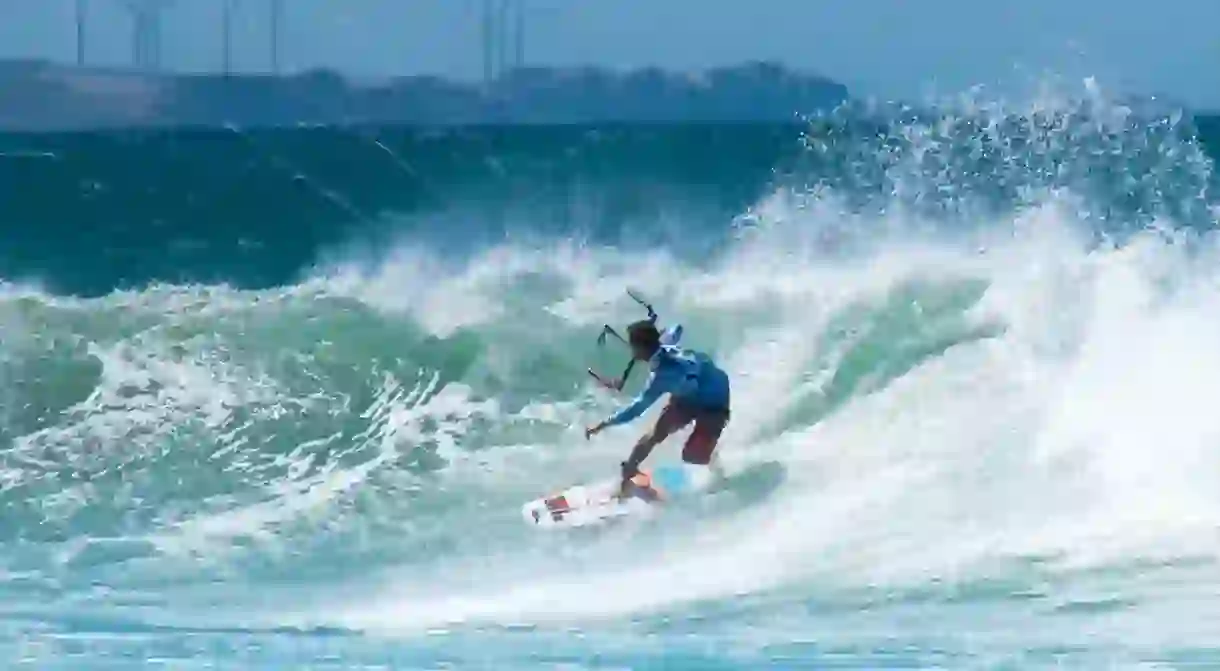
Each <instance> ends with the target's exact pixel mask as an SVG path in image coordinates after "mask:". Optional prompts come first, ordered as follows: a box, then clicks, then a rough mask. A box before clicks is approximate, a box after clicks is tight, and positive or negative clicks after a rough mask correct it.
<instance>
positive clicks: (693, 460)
mask: <svg viewBox="0 0 1220 671" xmlns="http://www.w3.org/2000/svg"><path fill="white" fill-rule="evenodd" d="M691 422H694V423H695V428H694V430H693V431H691V434H690V437H689V438H687V439H686V446H685V447H683V448H682V461H685V462H686V463H688V464H695V465H698V466H706V465H708V464H709V463H711V461H712V452H713V451H715V449H716V443H718V442H719V441H720V434H721V433H722V432H723V431H724V427H725V425H727V424H728V423H729V411H728V410H727V409H726V410H707V409H704V408H698V407H695V406H692V405H690V404H687V403H682V402H681V401H675V400H670V402H669V405H667V406H665V410H664V411H663V412H662V413H661V416H660V417H658V418H657V425H656V427H655V428H653V430H652V432H653V437H654V438H655V439H656V441H657V442H658V443H659V442H661V441H663V440H665V439H666V438H668V437H670V436H671V435H673V434H674V433H676V432H678V431H681V430H682V429H683V428H685V427H686V425H687V424H690V423H691Z"/></svg>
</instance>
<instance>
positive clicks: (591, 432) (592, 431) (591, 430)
mask: <svg viewBox="0 0 1220 671" xmlns="http://www.w3.org/2000/svg"><path fill="white" fill-rule="evenodd" d="M604 428H606V427H605V426H603V425H601V424H597V425H594V426H590V427H587V428H585V440H589V439H590V438H592V437H593V436H596V435H597V434H598V432H600V431H601V430H602V429H604Z"/></svg>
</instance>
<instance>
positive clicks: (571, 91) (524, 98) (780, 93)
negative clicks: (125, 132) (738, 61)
mask: <svg viewBox="0 0 1220 671" xmlns="http://www.w3.org/2000/svg"><path fill="white" fill-rule="evenodd" d="M847 98H848V91H847V87H845V86H844V85H842V84H840V83H838V82H835V81H832V80H830V79H827V78H825V77H822V76H818V75H810V74H803V73H798V72H794V71H792V70H788V69H786V68H784V67H783V66H780V65H777V64H774V63H767V62H756V63H747V64H743V65H738V66H732V67H723V68H716V69H711V70H707V71H704V72H700V73H696V74H685V73H674V72H667V71H664V70H660V69H656V68H649V69H644V70H634V71H629V72H615V71H610V70H604V69H598V68H525V69H521V70H516V71H513V72H510V73H508V74H506V75H505V76H504V77H503V78H502V79H500V80H498V81H496V82H494V83H493V84H492V85H490V86H483V85H479V84H466V83H461V82H454V81H450V80H446V79H442V78H438V77H430V76H415V77H399V78H395V79H390V80H386V81H382V82H378V83H373V84H368V83H361V82H355V81H352V80H350V79H347V78H345V77H343V76H342V75H340V74H338V73H336V72H333V71H329V70H312V71H308V72H304V73H301V74H297V75H292V76H280V77H276V76H269V75H227V76H226V75H212V74H209V75H185V74H161V75H150V74H142V73H135V72H130V71H120V70H102V69H81V68H77V67H72V66H64V65H59V64H54V63H48V62H42V61H0V130H5V131H58V130H82V129H94V128H121V127H166V126H169V127H175V126H216V125H223V124H236V125H239V126H244V127H274V126H291V125H298V124H328V125H329V124H350V123H377V124H418V125H438V126H446V125H481V124H576V123H607V122H677V123H681V122H776V121H779V122H784V121H794V120H796V119H797V118H798V117H799V116H800V115H802V114H809V113H814V112H818V111H824V110H827V109H829V108H832V107H834V106H836V105H838V104H840V103H842V102H844V101H845V100H847Z"/></svg>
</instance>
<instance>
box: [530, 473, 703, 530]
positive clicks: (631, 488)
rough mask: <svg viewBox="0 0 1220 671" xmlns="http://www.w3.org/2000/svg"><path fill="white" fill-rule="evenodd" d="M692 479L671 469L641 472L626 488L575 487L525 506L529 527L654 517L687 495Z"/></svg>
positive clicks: (608, 483) (607, 484) (615, 483)
mask: <svg viewBox="0 0 1220 671" xmlns="http://www.w3.org/2000/svg"><path fill="white" fill-rule="evenodd" d="M689 481H690V478H689V476H688V474H687V473H686V472H685V470H684V469H683V468H682V467H680V466H667V467H662V468H660V469H658V470H657V474H656V476H655V477H654V475H653V474H652V473H651V472H649V471H643V470H641V471H640V473H639V474H638V475H636V476H635V477H634V478H632V479H631V483H630V484H629V485H628V486H627V487H626V488H625V489H624V488H623V486H622V481H621V480H619V479H618V478H614V477H611V478H607V479H605V480H599V481H597V482H593V483H588V484H582V485H574V486H572V487H568V488H567V489H564V490H562V491H558V492H555V493H553V494H550V495H548V496H544V497H541V498H538V499H534V500H533V501H530V502H529V503H526V504H525V505H524V506H522V507H521V515H522V516H523V517H524V518H525V521H526V523H527V524H530V525H532V526H536V527H540V528H570V527H583V526H590V525H596V524H602V523H605V522H607V521H610V520H614V519H616V518H621V517H626V516H628V515H651V514H652V513H653V512H655V511H656V509H657V508H656V507H657V506H658V505H663V504H664V502H665V501H667V500H669V499H671V498H672V497H674V496H677V495H679V494H681V493H683V492H684V491H685V490H686V489H687V485H688V484H689Z"/></svg>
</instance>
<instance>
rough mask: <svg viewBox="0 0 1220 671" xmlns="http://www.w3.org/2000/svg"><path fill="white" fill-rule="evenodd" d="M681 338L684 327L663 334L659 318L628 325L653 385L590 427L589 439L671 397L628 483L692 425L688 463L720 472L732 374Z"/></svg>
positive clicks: (642, 442)
mask: <svg viewBox="0 0 1220 671" xmlns="http://www.w3.org/2000/svg"><path fill="white" fill-rule="evenodd" d="M681 335H682V327H681V326H675V327H672V328H670V329H667V330H666V331H665V333H664V334H662V333H661V332H660V331H658V330H657V327H656V324H655V323H654V321H653V320H647V321H638V322H635V323H633V324H631V325H630V326H628V327H627V342H628V345H630V347H631V356H632V359H633V360H635V361H640V362H647V363H648V366H649V368H650V369H651V371H652V374H651V376H650V377H649V379H648V386H647V387H645V388H644V391H642V392H640V395H639V396H638V397H637V398H636V399H635V400H634V401H632V402H631V403H630V404H629V405H627V406H626V407H624V408H622V409H621V410H619V411H618V412H616V413H614V414H613V415H611V416H610V417H609V418H608V419H606V420H605V421H603V422H601V423H599V424H596V425H594V426H591V427H589V428H587V429H585V438H586V439H587V438H591V437H593V436H594V435H596V434H597V433H600V432H601V431H603V430H605V429H607V428H609V427H611V426H616V425H619V424H626V423H627V422H630V421H632V420H634V419H636V418H637V417H639V416H640V415H641V414H643V413H644V411H645V410H647V409H648V408H649V407H651V406H652V404H653V403H656V401H657V399H659V398H660V397H661V396H662V395H663V394H666V393H668V394H669V395H670V399H669V404H668V405H667V406H666V407H665V410H664V411H663V412H662V413H661V416H660V417H659V418H657V422H656V425H655V426H653V428H652V431H650V432H648V433H646V434H644V435H643V436H641V437H640V439H639V441H638V442H636V444H635V448H634V449H632V450H631V456H629V457H627V460H626V461H624V462H623V463H622V477H623V482H624V483H626V482H628V481H630V480H631V478H633V477H634V476H635V475H636V474H637V473H639V468H640V464H641V463H643V461H644V460H645V459H646V458H648V455H649V454H650V453H651V452H652V449H653V448H654V447H656V446H657V445H659V444H661V442H663V441H664V440H665V439H666V438H668V437H669V436H670V435H672V434H673V433H674V432H676V431H679V430H680V429H682V428H683V427H685V426H687V425H688V424H690V423H691V422H694V423H695V427H694V429H693V430H692V431H691V435H690V437H689V438H687V440H686V445H685V447H683V448H682V461H684V462H686V463H688V464H695V465H699V466H709V467H711V468H712V469H713V472H715V470H716V469H715V466H714V464H713V463H712V453H713V452H714V451H715V449H716V444H717V442H719V440H720V434H721V433H722V432H723V431H724V427H725V425H726V424H728V421H729V376H728V374H726V373H725V372H724V371H723V370H722V369H721V368H720V367H719V366H717V365H716V364H715V362H713V361H712V359H711V358H710V357H709V356H707V355H706V354H704V353H702V352H696V351H694V350H689V349H684V348H682V347H679V346H678V344H677V341H678V339H680V338H681ZM620 384H621V383H620Z"/></svg>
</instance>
